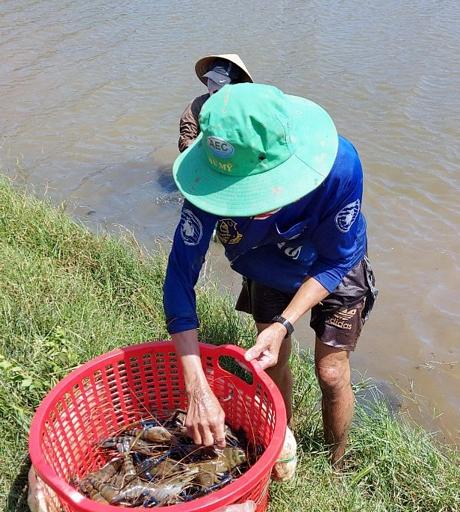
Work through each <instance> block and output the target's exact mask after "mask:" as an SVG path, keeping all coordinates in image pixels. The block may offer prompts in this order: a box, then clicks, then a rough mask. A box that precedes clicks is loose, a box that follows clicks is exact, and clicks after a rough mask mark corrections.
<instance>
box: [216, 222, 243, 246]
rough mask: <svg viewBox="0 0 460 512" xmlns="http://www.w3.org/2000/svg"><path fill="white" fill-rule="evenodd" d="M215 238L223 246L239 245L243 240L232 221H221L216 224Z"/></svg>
mask: <svg viewBox="0 0 460 512" xmlns="http://www.w3.org/2000/svg"><path fill="white" fill-rule="evenodd" d="M217 236H218V237H219V240H220V241H221V242H222V243H223V244H224V245H226V244H232V245H233V244H239V243H240V241H241V239H242V238H243V235H242V234H241V233H240V232H239V231H238V228H237V223H236V222H235V221H234V220H233V219H222V220H220V221H219V222H218V223H217Z"/></svg>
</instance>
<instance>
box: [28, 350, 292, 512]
mask: <svg viewBox="0 0 460 512" xmlns="http://www.w3.org/2000/svg"><path fill="white" fill-rule="evenodd" d="M200 349H201V360H202V364H203V368H204V370H205V373H206V377H207V379H208V382H209V383H210V385H211V388H212V389H213V391H214V393H215V394H216V396H217V397H218V398H219V400H220V402H221V405H222V407H223V409H224V411H225V414H226V419H227V421H228V422H229V424H230V425H231V426H232V427H233V428H235V429H238V428H242V429H243V430H244V431H245V432H246V435H247V436H248V437H249V438H250V439H253V440H254V441H255V442H256V443H257V444H262V445H263V446H264V447H265V451H264V453H263V455H262V456H261V457H260V458H259V460H258V461H257V462H256V463H255V464H254V465H253V466H252V467H251V468H250V469H249V470H248V471H247V472H246V473H244V474H243V475H242V476H241V477H239V478H238V479H237V480H235V481H234V482H232V483H231V484H229V485H227V486H225V487H223V488H222V489H220V490H218V491H215V492H213V493H211V494H210V495H208V496H205V497H202V498H198V499H196V500H193V501H192V502H188V503H181V504H178V505H172V506H168V507H158V508H160V509H163V510H164V509H166V508H167V509H168V512H185V511H189V512H205V511H206V512H210V511H215V510H218V509H219V508H221V507H224V506H225V505H230V504H233V503H241V502H244V501H246V500H249V499H252V500H254V501H255V502H256V503H257V512H262V511H264V510H266V508H267V504H268V484H269V481H270V473H271V470H272V467H273V465H274V463H275V460H276V458H277V457H278V454H279V452H280V450H281V447H282V444H283V441H284V435H285V430H286V413H285V408H284V402H283V399H282V397H281V394H280V392H279V390H278V388H277V387H276V385H275V384H274V383H273V381H272V380H271V379H270V378H269V377H268V376H267V375H266V374H265V372H263V371H262V370H260V369H259V368H258V367H257V366H256V365H253V364H251V363H248V362H247V361H244V357H243V354H244V352H243V350H241V349H240V348H238V347H235V346H233V345H221V346H217V347H216V346H213V345H206V344H200ZM222 357H231V358H232V359H234V360H236V361H237V362H242V363H243V362H244V367H245V368H246V369H247V371H248V372H249V374H250V379H243V378H240V377H238V376H237V375H234V374H233V373H231V372H230V371H227V370H225V369H224V368H223V367H222V364H223V361H224V360H223V359H222ZM247 380H249V381H250V380H252V382H247ZM186 407H187V403H186V394H185V387H184V379H183V375H182V371H181V369H180V364H179V362H178V360H177V356H176V351H175V348H174V345H173V344H172V343H171V342H164V341H157V342H148V343H144V344H141V345H133V346H130V347H126V348H122V349H118V350H114V351H112V352H109V353H107V354H104V355H102V356H99V357H97V358H95V359H93V360H91V361H89V362H88V363H86V364H84V365H82V366H81V367H79V368H78V369H76V370H74V371H73V372H72V373H70V374H69V375H68V376H67V377H66V378H64V379H63V380H62V381H61V382H59V384H57V385H56V386H55V387H54V388H53V389H52V390H51V391H50V392H49V394H48V395H47V396H46V397H45V399H44V400H43V402H42V403H41V404H40V406H39V408H38V409H37V412H36V413H35V416H34V418H33V421H32V425H31V429H30V436H29V451H30V456H31V459H32V464H33V466H34V467H35V470H36V471H37V474H38V475H39V477H40V478H41V479H42V480H43V481H44V482H45V484H46V494H47V501H48V505H49V509H50V511H51V512H53V511H59V510H62V509H64V510H67V511H75V512H128V511H132V510H133V509H132V508H130V509H128V508H124V507H115V506H110V505H103V504H100V503H96V502H94V501H92V500H90V499H88V498H86V497H85V496H83V495H82V494H80V493H79V492H78V491H77V490H76V489H75V488H74V487H73V486H71V485H70V484H69V481H71V479H72V478H75V477H77V478H81V477H82V476H84V475H85V474H87V473H89V472H91V471H94V470H95V469H98V468H99V467H101V466H102V465H103V464H104V463H105V461H104V460H103V459H102V457H101V455H100V454H99V452H98V450H95V444H96V443H97V442H99V441H100V440H101V439H102V438H105V437H107V436H110V435H113V434H114V433H115V432H117V431H119V430H120V429H121V428H123V427H124V426H126V425H128V424H131V423H133V422H135V421H138V420H140V419H141V418H143V417H148V416H151V415H152V414H153V415H155V416H156V417H157V418H159V419H163V418H166V417H167V416H169V414H170V413H171V412H172V411H173V410H175V409H177V408H182V409H184V408H186ZM134 510H144V511H145V509H140V508H137V509H134ZM155 510H156V509H155Z"/></svg>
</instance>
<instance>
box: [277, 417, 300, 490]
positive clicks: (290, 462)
mask: <svg viewBox="0 0 460 512" xmlns="http://www.w3.org/2000/svg"><path fill="white" fill-rule="evenodd" d="M296 468H297V441H296V440H295V437H294V434H293V433H292V430H291V429H290V428H289V427H288V428H286V436H285V438H284V445H283V448H282V449H281V453H280V454H279V456H278V460H277V461H276V464H275V466H274V468H273V471H272V477H273V479H274V480H277V481H278V482H286V481H287V480H291V478H293V477H294V474H295V470H296Z"/></svg>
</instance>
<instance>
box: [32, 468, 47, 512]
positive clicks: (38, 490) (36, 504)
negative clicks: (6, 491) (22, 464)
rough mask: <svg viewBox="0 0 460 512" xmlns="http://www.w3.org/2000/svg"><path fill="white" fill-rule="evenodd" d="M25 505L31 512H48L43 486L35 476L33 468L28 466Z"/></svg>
mask: <svg viewBox="0 0 460 512" xmlns="http://www.w3.org/2000/svg"><path fill="white" fill-rule="evenodd" d="M27 504H28V505H29V508H30V510H31V512H48V505H47V501H46V494H45V484H44V483H43V481H42V480H41V479H40V477H39V476H38V475H37V473H36V472H35V469H34V467H33V466H30V469H29V490H28V493H27Z"/></svg>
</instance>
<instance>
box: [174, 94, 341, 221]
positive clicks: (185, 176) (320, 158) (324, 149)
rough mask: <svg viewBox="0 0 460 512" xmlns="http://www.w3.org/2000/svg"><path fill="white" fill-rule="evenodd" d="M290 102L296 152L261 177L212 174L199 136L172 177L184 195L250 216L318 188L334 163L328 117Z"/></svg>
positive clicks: (207, 206) (303, 102)
mask: <svg viewBox="0 0 460 512" xmlns="http://www.w3.org/2000/svg"><path fill="white" fill-rule="evenodd" d="M287 98H288V100H289V102H290V122H291V123H292V124H291V126H292V133H291V136H293V137H295V138H296V142H295V145H296V147H297V148H298V149H297V151H296V152H295V153H294V154H293V155H291V157H290V158H288V159H287V160H286V161H285V162H283V163H282V164H280V165H278V166H277V167H274V168H272V169H270V170H268V171H266V172H263V173H260V174H253V175H250V176H234V175H230V174H223V173H220V172H217V171H215V170H214V169H213V168H212V167H211V166H210V165H209V162H208V159H207V155H206V152H205V150H204V147H203V145H202V138H203V136H202V134H200V135H199V136H198V138H197V140H196V141H195V142H194V144H192V145H191V146H190V147H189V148H188V149H187V150H186V151H184V152H183V153H182V154H181V155H179V157H178V158H177V159H176V160H175V162H174V165H173V176H174V179H175V181H176V183H177V186H178V188H179V190H180V191H181V192H182V194H183V195H184V197H185V198H186V199H188V200H189V201H190V202H191V203H192V204H194V205H195V206H197V207H198V208H200V209H202V210H204V211H206V212H209V213H213V214H215V215H219V216H229V217H251V216H253V215H259V214H261V213H265V212H267V211H270V210H274V209H276V208H280V207H283V206H286V205H288V204H290V203H293V202H295V201H297V200H298V199H300V198H301V197H303V196H305V195H307V194H308V193H309V192H311V191H313V190H314V189H316V188H317V187H318V186H319V185H320V184H321V183H322V182H323V181H324V180H325V179H326V177H327V175H328V174H329V172H330V170H331V168H332V166H333V165H334V161H335V158H336V156H337V149H338V135H337V130H336V128H335V125H334V122H333V121H332V119H331V118H330V116H329V114H328V113H327V112H326V111H325V110H324V109H323V108H322V107H320V106H319V105H317V104H316V103H314V102H312V101H310V100H307V99H305V98H300V97H297V96H287Z"/></svg>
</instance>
